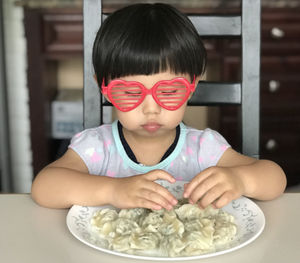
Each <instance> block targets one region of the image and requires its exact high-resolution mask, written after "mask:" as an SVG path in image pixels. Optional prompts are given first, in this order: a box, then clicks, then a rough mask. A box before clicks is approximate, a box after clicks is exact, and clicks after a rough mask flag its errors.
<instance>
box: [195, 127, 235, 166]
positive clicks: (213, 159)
mask: <svg viewBox="0 0 300 263" xmlns="http://www.w3.org/2000/svg"><path fill="white" fill-rule="evenodd" d="M229 147H231V146H230V145H229V144H228V142H227V141H226V140H225V138H224V137H223V136H222V135H221V134H220V133H218V132H217V131H214V130H211V129H205V130H204V131H203V132H202V133H201V135H200V136H199V152H198V163H199V166H200V169H201V171H202V170H204V169H206V168H208V167H211V166H215V165H216V164H217V163H218V161H219V159H220V158H221V156H222V155H223V153H224V152H225V151H226V150H227V149H228V148H229Z"/></svg>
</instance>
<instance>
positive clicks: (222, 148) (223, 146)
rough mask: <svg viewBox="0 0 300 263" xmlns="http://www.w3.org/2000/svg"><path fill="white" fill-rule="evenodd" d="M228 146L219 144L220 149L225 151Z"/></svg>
mask: <svg viewBox="0 0 300 263" xmlns="http://www.w3.org/2000/svg"><path fill="white" fill-rule="evenodd" d="M227 148H228V146H227V145H225V144H223V145H222V146H221V151H223V152H224V151H225V150H226V149H227Z"/></svg>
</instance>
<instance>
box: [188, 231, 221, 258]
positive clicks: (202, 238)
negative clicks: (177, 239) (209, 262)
mask: <svg viewBox="0 0 300 263" xmlns="http://www.w3.org/2000/svg"><path fill="white" fill-rule="evenodd" d="M184 241H185V243H186V247H185V249H184V251H182V254H183V255H185V256H193V255H199V254H203V253H208V252H211V251H214V250H215V246H214V244H213V237H212V235H211V236H207V235H206V234H205V232H202V231H195V232H189V233H187V234H186V235H185V237H184Z"/></svg>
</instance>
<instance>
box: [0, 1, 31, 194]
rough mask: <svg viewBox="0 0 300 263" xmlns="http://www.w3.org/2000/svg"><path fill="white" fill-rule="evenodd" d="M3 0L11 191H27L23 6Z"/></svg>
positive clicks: (28, 155)
mask: <svg viewBox="0 0 300 263" xmlns="http://www.w3.org/2000/svg"><path fill="white" fill-rule="evenodd" d="M14 2H15V1H14V0H4V2H3V4H4V6H3V9H4V31H5V32H4V34H5V53H6V57H5V58H6V66H7V69H6V72H7V85H8V87H7V91H8V110H9V130H10V140H11V141H10V144H11V153H12V156H11V160H12V179H13V185H14V187H13V191H14V192H18V193H25V192H30V188H31V183H32V178H33V169H32V165H31V163H32V154H31V145H30V122H29V105H28V102H29V97H28V89H27V77H26V70H27V58H26V40H25V35H24V27H23V9H22V7H18V6H15V5H14Z"/></svg>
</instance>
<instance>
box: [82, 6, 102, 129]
mask: <svg viewBox="0 0 300 263" xmlns="http://www.w3.org/2000/svg"><path fill="white" fill-rule="evenodd" d="M100 14H101V0H97V1H96V0H85V1H83V16H84V20H83V45H84V49H83V52H84V53H83V55H84V64H83V66H84V79H83V82H84V91H83V119H84V122H83V124H84V128H85V129H87V128H92V127H95V126H97V125H99V124H100V123H101V122H102V113H101V107H100V93H99V88H98V85H97V83H96V81H95V79H94V77H93V76H94V70H93V65H92V51H93V43H94V39H95V36H96V33H97V31H98V29H99V27H100V24H101V16H100Z"/></svg>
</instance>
